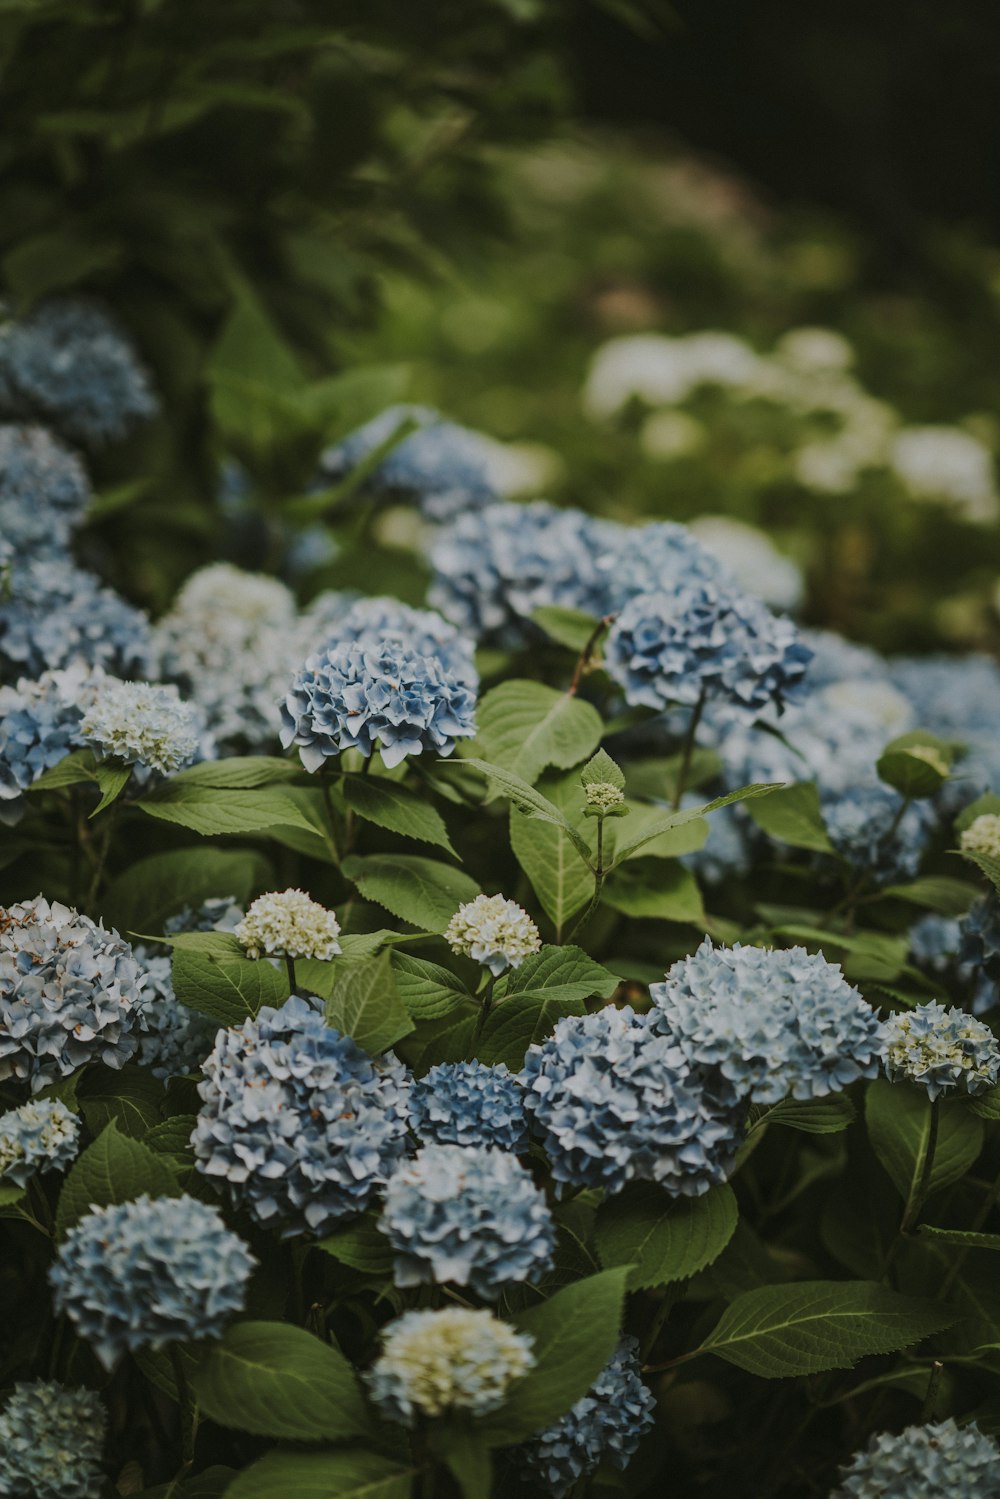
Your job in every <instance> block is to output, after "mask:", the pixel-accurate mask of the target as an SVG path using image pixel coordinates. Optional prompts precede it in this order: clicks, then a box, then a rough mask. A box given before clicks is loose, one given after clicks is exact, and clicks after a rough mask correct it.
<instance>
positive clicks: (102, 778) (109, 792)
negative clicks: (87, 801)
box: [89, 760, 132, 818]
mask: <svg viewBox="0 0 1000 1499" xmlns="http://www.w3.org/2000/svg"><path fill="white" fill-rule="evenodd" d="M131 779H132V767H131V765H116V764H115V763H114V762H112V761H110V760H109V761H104V762H102V763H101V764H100V765H98V766H97V768H96V770H95V771H94V780H95V781H96V782H97V784H98V786H100V788H101V799H100V801H99V802H98V803H97V806H96V807H95V808H94V810H93V812H91V813H90V814H89V816H90V817H92V818H93V817H96V816H97V814H98V812H103V811H104V809H105V807H110V806H111V803H112V802H114V801H117V800H118V798H119V797H120V796H121V794H122V792H123V791H124V790H125V787H126V786H127V785H128V783H129V781H130V780H131Z"/></svg>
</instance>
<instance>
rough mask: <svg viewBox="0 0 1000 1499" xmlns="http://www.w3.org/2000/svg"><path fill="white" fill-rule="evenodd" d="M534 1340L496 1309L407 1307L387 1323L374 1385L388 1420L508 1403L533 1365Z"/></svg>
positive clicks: (410, 1421)
mask: <svg viewBox="0 0 1000 1499" xmlns="http://www.w3.org/2000/svg"><path fill="white" fill-rule="evenodd" d="M532 1342H533V1340H532V1338H531V1337H530V1336H529V1335H528V1334H527V1333H521V1332H515V1330H514V1328H513V1327H511V1326H510V1325H509V1324H508V1323H506V1322H501V1321H500V1320H499V1319H498V1318H496V1317H494V1316H493V1314H492V1313H491V1312H486V1311H472V1310H466V1309H465V1308H464V1307H446V1308H445V1309H444V1310H443V1311H437V1312H432V1311H423V1312H406V1313H405V1314H404V1315H403V1316H402V1317H399V1318H397V1319H396V1321H395V1322H392V1323H390V1325H389V1327H388V1328H387V1329H386V1333H385V1337H384V1340H383V1345H382V1353H381V1355H380V1357H379V1358H378V1359H377V1360H376V1362H375V1364H374V1365H373V1366H372V1368H371V1370H370V1371H369V1373H368V1375H367V1376H366V1377H367V1382H368V1388H369V1390H370V1392H371V1395H372V1399H373V1400H374V1402H375V1404H376V1405H377V1406H378V1407H379V1409H380V1410H381V1411H382V1412H383V1413H384V1414H385V1415H386V1416H388V1417H389V1418H390V1420H395V1421H402V1422H403V1423H404V1424H405V1425H407V1426H413V1425H414V1424H415V1422H416V1419H417V1417H418V1416H431V1417H433V1416H443V1415H446V1414H447V1413H448V1412H450V1411H471V1412H473V1413H474V1414H475V1415H480V1416H481V1415H484V1414H485V1413H486V1412H487V1411H492V1410H496V1409H497V1407H498V1406H500V1405H502V1404H503V1401H504V1399H505V1398H506V1395H507V1391H508V1390H509V1389H510V1386H511V1385H512V1384H513V1383H514V1381H515V1380H517V1379H520V1378H521V1377H522V1376H523V1375H524V1374H526V1373H527V1372H528V1370H529V1369H530V1368H531V1367H532V1365H533V1364H534V1362H535V1358H534V1354H533V1353H532Z"/></svg>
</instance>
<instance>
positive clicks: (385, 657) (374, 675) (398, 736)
mask: <svg viewBox="0 0 1000 1499" xmlns="http://www.w3.org/2000/svg"><path fill="white" fill-rule="evenodd" d="M475 708H476V699H475V693H474V692H472V691H471V690H470V688H469V687H468V686H467V685H466V684H465V683H464V682H461V681H459V679H458V678H457V677H454V676H452V675H451V674H450V673H449V672H447V671H446V670H445V668H444V667H443V665H442V664H441V662H440V661H439V660H438V658H437V657H436V656H421V655H418V654H417V652H416V651H412V650H409V649H408V648H406V647H404V646H401V645H400V644H399V643H398V642H396V641H393V640H388V641H383V642H382V643H381V644H379V645H372V646H367V645H363V644H362V645H342V646H334V647H332V648H330V649H328V650H325V651H319V652H318V653H317V654H316V655H313V656H310V657H309V659H308V660H307V661H306V663H305V665H304V666H303V667H302V669H301V671H299V672H298V674H297V675H296V677H295V680H294V682H293V683H292V686H291V688H290V690H289V692H288V695H287V697H286V698H285V701H284V702H283V703H282V705H281V742H282V744H283V745H284V746H285V748H286V749H287V748H288V746H289V745H291V744H294V745H297V746H298V750H299V755H300V757H301V759H302V763H303V765H304V766H305V768H306V769H307V770H310V771H315V770H319V769H320V768H321V767H322V765H323V763H324V761H325V760H326V759H327V757H328V756H330V755H338V754H340V753H341V752H342V751H343V750H345V749H357V750H360V751H361V753H362V754H363V755H364V756H365V758H366V759H367V758H368V757H369V756H370V755H371V754H372V752H373V751H374V750H375V749H376V748H378V749H379V750H380V751H381V754H382V759H383V761H384V763H385V765H386V766H387V767H389V768H390V769H391V768H392V767H393V766H395V765H399V764H400V763H401V761H403V760H404V759H405V758H406V756H407V755H419V754H421V753H422V752H423V751H424V750H430V751H431V752H432V753H433V754H436V755H450V754H451V752H452V750H453V749H454V748H455V744H456V742H457V741H458V740H459V739H471V738H472V737H473V736H474V735H475V732H476V722H475Z"/></svg>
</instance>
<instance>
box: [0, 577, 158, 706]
mask: <svg viewBox="0 0 1000 1499" xmlns="http://www.w3.org/2000/svg"><path fill="white" fill-rule="evenodd" d="M6 584H7V586H6V589H3V590H0V681H12V680H15V679H16V678H18V677H39V676H41V674H42V673H43V672H44V671H54V670H57V669H58V668H60V667H64V666H69V665H71V664H72V663H73V662H75V661H82V662H83V663H84V664H85V665H87V666H101V667H103V668H104V669H105V671H108V672H111V673H113V674H114V675H116V676H121V677H141V676H145V675H147V674H148V667H149V664H150V652H151V645H150V634H149V621H148V619H147V618H146V615H145V614H144V613H142V611H141V610H139V609H134V608H133V607H132V605H131V604H127V603H126V602H125V600H124V599H122V598H119V597H118V595H117V594H116V593H112V591H111V589H110V588H103V587H102V586H101V584H100V582H99V580H98V579H97V578H95V577H94V576H93V574H92V573H88V572H84V571H83V570H82V569H81V568H78V567H74V566H73V565H72V564H71V563H69V562H64V561H57V560H50V559H47V558H41V559H39V560H37V561H34V562H32V561H31V560H28V561H27V562H21V561H15V562H14V563H13V565H12V566H11V567H10V569H9V570H8V573H7V578H6Z"/></svg>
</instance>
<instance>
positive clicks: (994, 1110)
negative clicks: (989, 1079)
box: [968, 1084, 1000, 1119]
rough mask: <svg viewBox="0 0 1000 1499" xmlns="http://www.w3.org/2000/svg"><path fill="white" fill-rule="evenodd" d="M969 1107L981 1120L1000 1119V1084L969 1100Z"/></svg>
mask: <svg viewBox="0 0 1000 1499" xmlns="http://www.w3.org/2000/svg"><path fill="white" fill-rule="evenodd" d="M968 1107H969V1108H970V1109H971V1110H972V1112H973V1113H974V1114H978V1115H979V1117H980V1119H1000V1084H998V1086H997V1087H995V1088H989V1089H987V1091H986V1092H985V1093H977V1094H976V1095H975V1097H973V1098H970V1099H969V1103H968Z"/></svg>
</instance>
